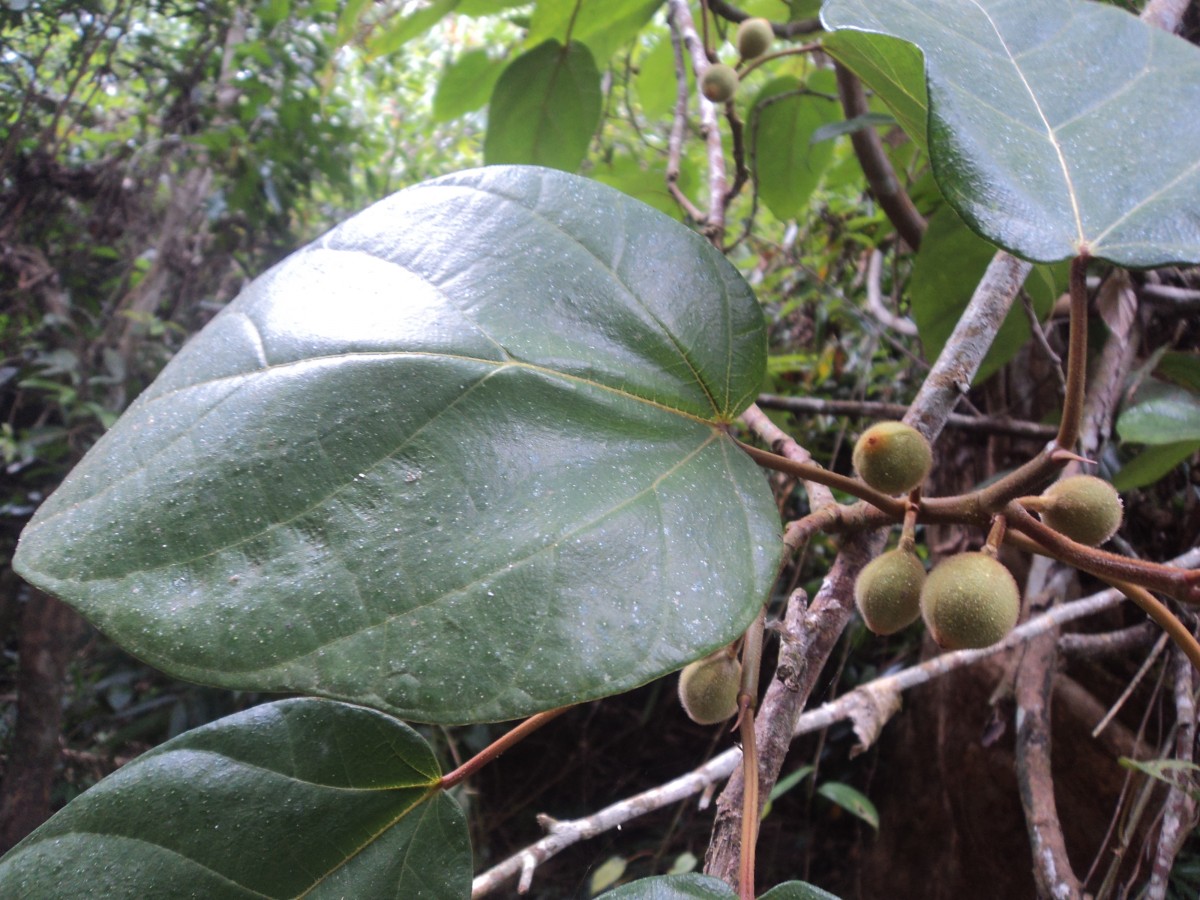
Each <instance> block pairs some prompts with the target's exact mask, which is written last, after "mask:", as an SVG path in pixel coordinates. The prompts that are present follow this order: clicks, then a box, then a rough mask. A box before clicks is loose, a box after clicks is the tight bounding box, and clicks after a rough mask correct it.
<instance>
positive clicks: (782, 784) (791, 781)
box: [762, 766, 815, 819]
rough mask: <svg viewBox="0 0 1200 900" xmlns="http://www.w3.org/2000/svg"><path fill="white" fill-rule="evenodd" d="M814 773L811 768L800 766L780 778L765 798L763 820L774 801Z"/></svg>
mask: <svg viewBox="0 0 1200 900" xmlns="http://www.w3.org/2000/svg"><path fill="white" fill-rule="evenodd" d="M814 771H815V769H814V768H813V767H812V766H801V767H800V768H799V769H797V770H796V771H795V772H791V773H789V774H788V775H787V776H786V777H784V778H780V779H779V780H778V781H777V782H775V787H773V788H771V794H770V796H769V797H767V802H766V803H764V804H763V811H762V817H763V818H764V819H765V818H766V817H767V816H768V815H769V814H770V812H771V806H772V805H773V804H774V802H775V801H776V800H778V799H779V798H780V797H782V796H783V795H784V794H786V793H787V792H788V791H790V790H791V789H792V788H794V787H795V786H796V785H798V784H799V783H800V782H802V781H803V780H804V779H805V778H807V777H808V776H809V775H811V774H812V773H813V772H814Z"/></svg>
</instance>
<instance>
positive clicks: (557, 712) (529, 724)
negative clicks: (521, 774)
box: [437, 706, 571, 791]
mask: <svg viewBox="0 0 1200 900" xmlns="http://www.w3.org/2000/svg"><path fill="white" fill-rule="evenodd" d="M570 708H571V707H570V706H560V707H558V709H550V710H547V711H546V712H541V713H538V714H537V715H536V716H530V717H529V718H528V719H526V720H525V721H524V722H522V723H521V724H520V725H518V726H517V727H516V728H514V729H512V731H509V732H508V733H507V734H504V735H502V736H501V737H499V738H498V739H497V740H495V741H492V743H490V744H488V745H487V746H486V747H484V748H483V749H482V750H480V751H479V752H478V753H476V754H475V755H474V756H472V757H471V758H470V759H468V760H467V761H466V762H465V763H463V764H462V765H461V766H459V767H458V768H457V769H455V770H454V771H453V772H448V773H446V774H445V775H443V776H442V780H441V781H439V782H438V784H437V787H438V789H439V790H443V791H448V790H450V788H452V787H454V786H455V785H457V784H460V783H461V782H463V781H465V780H466V779H468V778H470V777H471V776H472V775H474V774H475V773H476V772H478V771H479V770H480V769H482V768H483V767H484V766H486V765H487V764H488V763H490V762H492V761H493V760H495V759H496V758H497V757H499V756H500V754H502V753H503V752H504V751H505V750H507V749H508V748H509V747H512V746H513V745H515V744H519V743H520V742H521V741H523V740H525V738H527V737H529V735H531V734H533V733H534V732H535V731H537V730H538V729H539V728H541V727H542V726H543V725H545V724H546V723H547V722H550V721H552V720H554V719H557V718H558V717H559V716H561V715H562V714H563V713H565V712H566V711H567V710H568V709H570Z"/></svg>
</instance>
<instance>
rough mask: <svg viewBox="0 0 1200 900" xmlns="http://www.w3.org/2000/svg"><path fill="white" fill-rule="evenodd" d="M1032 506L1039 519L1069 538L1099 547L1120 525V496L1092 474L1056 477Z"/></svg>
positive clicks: (1106, 483)
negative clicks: (1036, 504) (1039, 502)
mask: <svg viewBox="0 0 1200 900" xmlns="http://www.w3.org/2000/svg"><path fill="white" fill-rule="evenodd" d="M1040 499H1041V501H1042V504H1041V505H1039V506H1038V507H1036V509H1037V510H1038V512H1039V513H1040V514H1041V516H1042V521H1043V522H1045V523H1046V524H1047V525H1049V526H1050V527H1051V528H1053V529H1054V530H1055V531H1057V532H1059V533H1060V534H1065V535H1066V536H1067V537H1069V538H1070V539H1071V540H1073V541H1077V542H1078V543H1080V544H1087V545H1088V546H1089V547H1099V546H1100V545H1101V544H1103V543H1104V542H1105V541H1107V540H1108V539H1109V538H1110V537H1112V536H1113V535H1114V534H1116V533H1117V529H1118V528H1120V527H1121V514H1122V507H1121V498H1120V496H1118V494H1117V490H1116V488H1114V487H1113V486H1112V485H1111V484H1109V483H1108V482H1107V481H1104V480H1103V479H1101V478H1097V477H1096V476H1095V475H1072V476H1071V477H1070V478H1064V479H1062V481H1056V482H1055V483H1054V484H1052V485H1050V487H1049V488H1048V489H1047V490H1046V492H1045V493H1044V494H1042V496H1041V498H1040Z"/></svg>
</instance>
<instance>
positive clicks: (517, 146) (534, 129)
mask: <svg viewBox="0 0 1200 900" xmlns="http://www.w3.org/2000/svg"><path fill="white" fill-rule="evenodd" d="M600 107H601V97H600V72H599V71H598V70H597V69H596V64H595V62H593V60H592V54H591V53H590V52H589V51H588V48H587V47H586V46H584V45H583V44H580V43H578V42H576V41H572V42H571V43H570V44H568V45H567V46H566V47H564V46H563V45H562V44H560V43H558V42H557V41H546V42H545V43H543V44H540V45H538V46H537V47H535V48H534V49H532V50H529V51H527V52H525V53H522V54H521V55H520V56H518V57H517V58H516V59H514V60H513V61H512V62H511V63H509V65H508V68H506V69H505V70H504V72H503V73H501V75H500V79H499V80H498V81H497V82H496V87H495V89H494V90H493V91H492V100H491V103H490V105H489V106H488V130H487V136H486V137H485V138H484V142H483V156H484V159H485V160H486V161H487V163H488V164H489V165H492V164H496V163H531V164H534V165H539V166H552V167H553V168H555V169H562V170H564V171H567V172H573V171H575V170H576V169H578V168H579V164H580V163H581V162H583V157H584V155H585V154H586V153H587V148H588V144H589V143H590V142H591V140H592V135H594V134H595V133H596V126H597V125H598V124H599V122H600Z"/></svg>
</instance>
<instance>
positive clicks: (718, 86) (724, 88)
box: [700, 63, 738, 103]
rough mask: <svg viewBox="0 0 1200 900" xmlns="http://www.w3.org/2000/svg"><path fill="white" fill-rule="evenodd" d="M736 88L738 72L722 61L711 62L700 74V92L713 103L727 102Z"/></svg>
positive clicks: (735, 91)
mask: <svg viewBox="0 0 1200 900" xmlns="http://www.w3.org/2000/svg"><path fill="white" fill-rule="evenodd" d="M737 89H738V74H737V72H735V71H734V70H733V67H732V66H727V65H725V64H724V63H713V64H712V65H711V66H709V67H708V68H707V69H705V70H704V74H703V75H701V76H700V93H702V94H704V96H705V97H707V98H708V99H709V100H711V101H712V102H713V103H728V102H729V101H730V100H732V99H733V95H734V94H736V93H737Z"/></svg>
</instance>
